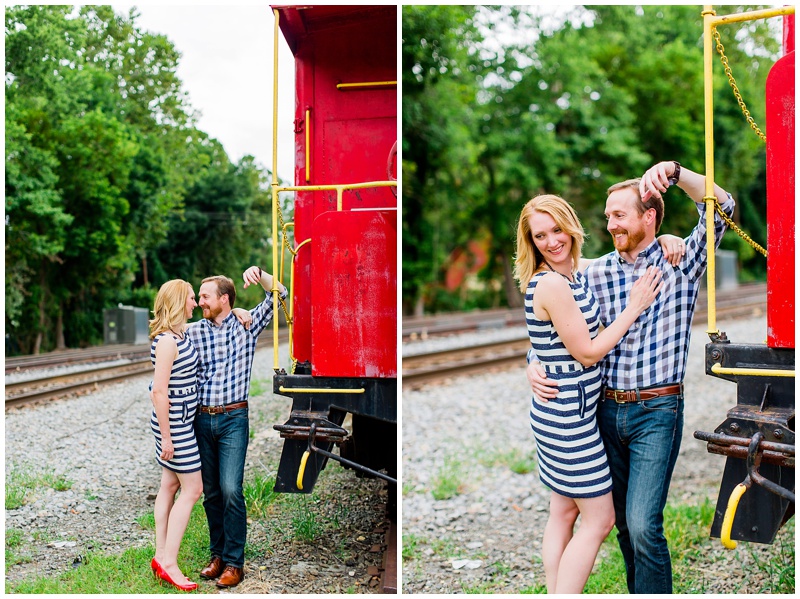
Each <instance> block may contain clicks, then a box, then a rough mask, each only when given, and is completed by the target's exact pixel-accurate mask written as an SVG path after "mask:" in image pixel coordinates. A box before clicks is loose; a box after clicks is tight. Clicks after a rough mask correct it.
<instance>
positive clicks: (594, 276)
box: [586, 194, 735, 391]
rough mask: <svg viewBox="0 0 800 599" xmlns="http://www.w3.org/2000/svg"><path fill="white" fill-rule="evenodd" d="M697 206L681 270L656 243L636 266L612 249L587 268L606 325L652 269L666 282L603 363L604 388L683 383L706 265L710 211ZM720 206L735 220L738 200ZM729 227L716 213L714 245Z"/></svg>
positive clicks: (629, 387)
mask: <svg viewBox="0 0 800 599" xmlns="http://www.w3.org/2000/svg"><path fill="white" fill-rule="evenodd" d="M696 206H697V211H698V212H699V214H700V220H699V222H698V223H697V226H696V227H695V228H694V229H693V230H692V233H691V234H690V235H689V237H687V238H686V239H685V242H686V255H685V256H684V257H683V259H682V260H681V262H680V264H678V266H677V267H673V266H672V265H670V264H669V263H668V262H667V261H666V259H665V258H664V254H663V253H662V251H661V246H659V244H658V241H653V243H651V244H650V245H649V246H648V247H647V248H646V249H645V250H644V251H643V252H641V253H640V254H639V256H637V258H636V261H635V262H634V263H633V264H628V263H626V262H625V261H624V260H623V259H622V258H621V257H620V255H619V252H618V251H617V250H614V251H613V252H611V253H610V254H606V255H605V256H603V257H601V258H599V259H597V260H595V261H594V262H592V263H591V264H590V265H589V267H588V268H587V269H586V282H587V285H588V286H589V287H590V288H591V290H592V292H593V293H594V295H595V298H596V299H597V300H598V302H599V303H600V320H601V322H602V323H603V325H604V326H608V324H609V323H611V322H612V321H613V320H614V319H615V318H616V317H617V315H618V314H619V313H620V312H621V311H622V310H623V309H624V308H625V306H626V305H627V304H628V294H629V292H630V289H631V286H632V285H633V283H634V281H636V280H637V279H638V278H639V277H641V276H642V275H643V274H644V273H645V270H646V269H647V267H648V266H651V265H652V266H658V267H659V268H660V269H661V273H662V280H663V281H664V288H663V289H662V290H661V293H659V295H658V297H657V298H656V299H655V301H654V302H653V304H652V305H651V306H650V307H649V308H648V309H647V310H645V311H644V312H643V313H642V314H641V315H640V316H639V318H638V319H637V320H636V322H635V323H634V324H633V326H631V328H630V330H629V331H628V332H627V333H626V334H625V336H624V337H623V338H622V340H621V341H620V342H619V343H618V344H617V345H616V347H614V349H612V350H611V352H609V354H608V355H607V356H606V357H605V358H603V360H602V361H601V362H600V369H601V372H602V375H603V384H604V385H605V386H606V387H609V388H611V389H621V390H626V391H628V390H632V389H641V388H645V387H653V386H660V385H668V384H673V383H682V382H683V379H684V376H685V375H686V358H687V355H688V353H689V338H690V336H691V332H692V331H691V325H692V317H693V316H694V308H695V300H696V299H697V292H698V290H699V288H700V282H701V280H702V278H703V274H704V273H705V270H706V265H707V261H708V251H707V241H706V218H705V212H706V207H705V204H696ZM721 206H722V211H723V212H725V214H727V215H728V216H729V217H732V216H733V209H734V206H735V202H734V201H733V198H732V197H731V195H730V194H728V199H727V200H726V201H725V202H723V203H722V204H721ZM726 229H727V225H726V224H725V221H723V220H722V218H721V217H720V216H719V214H716V213H715V214H714V242H715V246H716V247H719V243H720V241H721V240H722V235H723V233H725V230H726Z"/></svg>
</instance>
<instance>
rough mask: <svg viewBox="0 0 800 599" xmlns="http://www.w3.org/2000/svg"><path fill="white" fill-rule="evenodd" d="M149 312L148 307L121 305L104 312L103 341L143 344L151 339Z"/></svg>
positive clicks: (111, 343)
mask: <svg viewBox="0 0 800 599" xmlns="http://www.w3.org/2000/svg"><path fill="white" fill-rule="evenodd" d="M148 316H149V314H148V311H147V309H146V308H134V307H133V306H123V305H121V304H120V305H119V306H117V307H116V308H109V309H107V310H105V311H104V312H103V343H104V344H105V345H117V344H120V343H130V344H133V345H143V344H147V343H149V341H150V330H149V329H150V323H149V318H148Z"/></svg>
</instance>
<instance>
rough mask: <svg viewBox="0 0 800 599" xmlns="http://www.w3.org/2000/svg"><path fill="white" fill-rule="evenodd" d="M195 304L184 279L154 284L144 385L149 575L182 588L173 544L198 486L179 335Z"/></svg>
mask: <svg viewBox="0 0 800 599" xmlns="http://www.w3.org/2000/svg"><path fill="white" fill-rule="evenodd" d="M196 307H197V302H196V301H195V295H194V290H193V289H192V286H191V285H190V284H189V283H187V282H186V281H183V280H181V279H174V280H172V281H167V282H166V283H164V284H163V285H162V286H161V288H160V289H159V290H158V294H157V295H156V300H155V305H154V307H153V320H151V321H150V338H151V339H152V344H151V346H150V359H151V361H152V362H153V366H154V367H155V372H154V374H153V382H152V383H151V385H150V399H151V401H152V402H153V411H152V414H151V416H150V427H151V429H152V431H153V435H154V436H155V441H156V462H158V464H159V465H160V466H161V468H162V471H161V488H160V489H159V491H158V495H157V496H156V503H155V510H154V515H155V521H156V554H155V556H154V557H153V560H152V561H151V563H150V567H151V568H152V569H153V573H154V574H155V576H157V577H158V578H160V579H161V580H164V581H166V582H168V583H170V584H172V585H173V586H175V587H176V588H178V589H180V590H182V591H194V590H195V589H197V583H195V582H192V581H191V580H189V579H188V578H186V576H184V574H183V572H181V569H180V568H179V567H178V550H179V549H180V545H181V541H182V540H183V534H184V532H185V531H186V525H187V524H188V522H189V517H190V516H191V513H192V508H193V506H194V504H195V502H197V500H198V499H199V498H200V495H201V494H202V492H203V482H202V478H201V475H200V454H199V452H198V449H197V441H196V439H195V435H194V416H195V412H196V411H197V364H198V354H197V350H196V349H195V348H194V345H192V342H191V341H190V339H189V338H188V337H187V336H186V335H185V331H186V323H187V321H188V320H189V319H190V318H191V317H192V312H193V311H194V309H195V308H196ZM236 316H237V318H239V320H240V321H242V323H243V324H244V325H245V326H246V327H247V326H249V323H250V320H251V317H250V314H249V312H247V311H246V310H238V311H237V314H236ZM179 489H180V495H179V496H178V498H177V499H175V495H176V493H177V492H178V490H179Z"/></svg>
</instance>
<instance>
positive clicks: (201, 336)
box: [186, 291, 287, 406]
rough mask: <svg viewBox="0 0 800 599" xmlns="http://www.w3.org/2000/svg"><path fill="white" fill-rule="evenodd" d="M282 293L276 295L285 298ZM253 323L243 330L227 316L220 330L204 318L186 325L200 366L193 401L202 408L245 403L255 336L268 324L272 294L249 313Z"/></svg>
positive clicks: (256, 339) (232, 317) (237, 322)
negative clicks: (195, 399) (198, 356)
mask: <svg viewBox="0 0 800 599" xmlns="http://www.w3.org/2000/svg"><path fill="white" fill-rule="evenodd" d="M286 295H287V293H286V291H284V292H283V293H281V294H280V296H281V297H282V298H284V297H286ZM250 314H251V315H252V316H253V322H252V323H250V329H249V330H247V329H245V328H244V327H243V326H242V324H241V323H240V322H239V321H238V320H237V319H236V316H235V315H234V314H233V312H231V313H230V314H228V316H226V317H225V318H224V319H223V321H222V324H221V325H220V326H217V325H215V324H214V323H213V322H212V321H210V320H208V319H206V318H204V319H203V320H201V321H200V322H195V323H192V324H190V325H189V327H188V329H187V331H186V333H187V335H188V336H189V339H191V340H192V343H193V344H194V346H195V348H196V349H197V353H199V354H200V364H199V368H198V371H197V398H198V401H199V402H200V405H203V406H221V405H225V404H231V403H239V402H242V401H247V397H248V395H249V394H250V374H251V369H252V365H253V356H254V355H255V352H256V342H257V341H258V336H259V335H260V334H261V333H262V331H264V329H265V328H266V327H267V325H268V324H269V323H270V321H271V320H272V314H273V309H272V293H270V292H267V297H266V298H265V299H264V301H262V302H261V303H260V304H258V305H257V306H256V307H255V308H253V309H252V310H250Z"/></svg>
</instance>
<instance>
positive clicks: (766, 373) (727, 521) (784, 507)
mask: <svg viewBox="0 0 800 599" xmlns="http://www.w3.org/2000/svg"><path fill="white" fill-rule="evenodd" d="M776 12H780V13H781V14H783V16H782V18H783V20H784V45H783V50H784V52H783V56H782V57H781V58H780V59H779V60H778V61H777V62H776V63H775V64H774V65H773V66H772V69H771V70H770V73H769V75H768V77H767V83H766V109H767V114H766V137H767V140H766V141H767V251H768V257H767V342H766V343H741V342H737V341H735V340H733V339H728V338H727V336H726V335H725V333H718V334H712V335H711V341H712V342H711V343H709V344H708V345H707V346H706V373H707V374H709V375H711V376H717V377H719V378H723V379H726V380H729V381H732V382H735V383H736V385H737V398H736V401H737V403H736V406H735V407H733V408H732V409H731V410H729V411H728V414H727V418H726V419H725V420H724V421H723V422H722V424H720V425H719V426H718V427H717V428H716V429H715V430H714V432H713V433H708V432H703V431H696V432H695V437H696V438H698V439H701V440H703V441H707V442H708V451H709V452H711V453H716V454H720V455H724V456H727V460H726V462H725V470H724V473H723V476H722V482H721V483H720V492H719V497H718V500H717V509H716V513H715V517H714V522H713V524H712V527H711V536H712V537H719V538H720V539H721V540H722V542H723V544H724V545H725V546H726V547H729V548H733V547H735V546H736V541H737V540H740V541H750V542H756V543H772V542H773V540H774V539H775V535H776V533H777V531H778V530H779V529H780V527H781V526H782V525H783V524H784V523H785V522H786V521H787V520H788V519H789V518H791V517H792V516H793V515H794V498H795V495H794V487H795V472H794V471H795V469H794V452H795V430H794V429H795V355H794V354H795V348H794V344H795V336H794V323H795V318H794V317H795V302H794V291H795V289H794V280H795V279H794V276H795V244H794V228H795V195H794V189H795V135H794V122H795V60H794V58H795V57H794V9H772V10H765V11H761V13H758V12H755V13H753V14H754V15H757V14H765V13H770V16H775V15H774V14H772V13H776ZM787 13H790V14H787ZM703 14H704V17H705V18H706V19H710V18H712V16H711V15H710V14H707V13H705V12H704V13H703Z"/></svg>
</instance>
